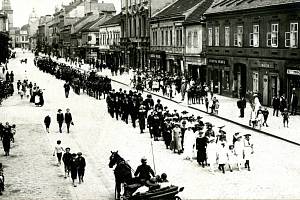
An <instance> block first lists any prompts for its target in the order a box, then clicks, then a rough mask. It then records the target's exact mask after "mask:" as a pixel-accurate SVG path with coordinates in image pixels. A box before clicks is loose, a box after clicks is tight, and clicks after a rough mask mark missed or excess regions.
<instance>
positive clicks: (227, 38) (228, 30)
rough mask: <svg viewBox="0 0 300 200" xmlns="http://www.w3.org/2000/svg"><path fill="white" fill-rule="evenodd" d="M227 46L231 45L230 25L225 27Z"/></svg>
mask: <svg viewBox="0 0 300 200" xmlns="http://www.w3.org/2000/svg"><path fill="white" fill-rule="evenodd" d="M225 46H226V47H229V46H230V28H229V26H227V27H225Z"/></svg>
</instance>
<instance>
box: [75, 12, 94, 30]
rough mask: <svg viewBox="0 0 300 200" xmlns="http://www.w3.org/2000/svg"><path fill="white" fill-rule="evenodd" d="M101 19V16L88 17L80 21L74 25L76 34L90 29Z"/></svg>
mask: <svg viewBox="0 0 300 200" xmlns="http://www.w3.org/2000/svg"><path fill="white" fill-rule="evenodd" d="M98 18H99V15H87V16H84V17H83V18H81V19H80V20H78V21H77V22H76V23H75V24H74V25H73V27H74V33H76V32H80V31H82V30H84V29H85V28H87V27H89V26H90V25H92V23H94V22H95V21H96V20H97V19H98Z"/></svg>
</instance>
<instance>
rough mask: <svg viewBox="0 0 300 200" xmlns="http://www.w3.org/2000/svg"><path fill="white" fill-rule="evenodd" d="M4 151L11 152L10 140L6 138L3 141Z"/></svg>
mask: <svg viewBox="0 0 300 200" xmlns="http://www.w3.org/2000/svg"><path fill="white" fill-rule="evenodd" d="M2 144H3V149H4V151H5V152H9V150H10V138H7V137H4V138H3V139H2Z"/></svg>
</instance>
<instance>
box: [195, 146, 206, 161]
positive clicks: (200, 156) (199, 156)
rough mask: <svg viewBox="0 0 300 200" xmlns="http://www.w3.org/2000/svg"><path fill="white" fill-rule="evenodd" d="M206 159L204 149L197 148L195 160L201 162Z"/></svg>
mask: <svg viewBox="0 0 300 200" xmlns="http://www.w3.org/2000/svg"><path fill="white" fill-rule="evenodd" d="M204 161H206V149H205V148H203V149H198V151H197V162H198V163H201V162H204Z"/></svg>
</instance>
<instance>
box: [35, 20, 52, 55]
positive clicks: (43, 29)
mask: <svg viewBox="0 0 300 200" xmlns="http://www.w3.org/2000/svg"><path fill="white" fill-rule="evenodd" d="M51 21H52V16H51V15H45V16H42V17H40V21H39V26H38V34H37V46H38V48H39V49H40V50H42V52H44V53H47V54H49V53H50V50H51V48H50V46H49V40H50V39H49V38H50V35H49V25H50V23H51Z"/></svg>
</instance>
